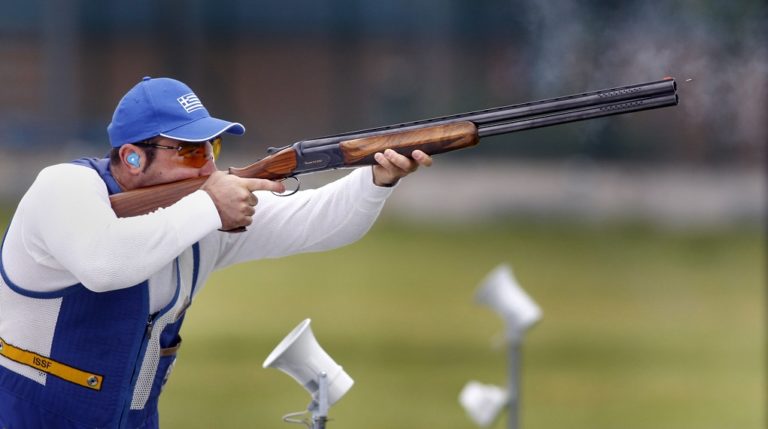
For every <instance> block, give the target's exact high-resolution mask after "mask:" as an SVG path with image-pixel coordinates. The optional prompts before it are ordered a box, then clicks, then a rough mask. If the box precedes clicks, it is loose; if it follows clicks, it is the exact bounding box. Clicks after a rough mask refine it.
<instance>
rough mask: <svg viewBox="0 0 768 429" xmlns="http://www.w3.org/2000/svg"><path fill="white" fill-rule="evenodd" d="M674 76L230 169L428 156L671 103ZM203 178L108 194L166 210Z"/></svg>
mask: <svg viewBox="0 0 768 429" xmlns="http://www.w3.org/2000/svg"><path fill="white" fill-rule="evenodd" d="M677 103H678V96H677V84H676V82H675V80H674V79H673V78H670V77H667V78H664V79H662V80H660V81H655V82H648V83H641V84H635V85H629V86H623V87H617V88H611V89H604V90H600V91H593V92H586V93H583V94H575V95H568V96H564V97H557V98H552V99H546V100H540V101H533V102H528V103H523V104H515V105H510V106H504V107H495V108H491V109H485V110H478V111H474V112H469V113H462V114H456V115H450V116H443V117H438V118H432V119H424V120H420V121H413V122H405V123H401V124H395V125H387V126H384V127H379V128H371V129H367V130H361V131H353V132H348V133H343V134H337V135H333V136H327V137H320V138H316V139H310V140H302V141H299V142H296V143H293V144H292V145H289V146H284V147H280V148H269V149H268V151H267V156H266V157H264V158H262V159H260V160H258V161H256V162H255V163H253V164H251V165H248V166H246V167H243V168H234V167H230V168H229V173H230V174H234V175H236V176H239V177H247V178H261V179H270V180H281V179H287V178H295V177H297V176H299V175H302V174H307V173H314V172H318V171H325V170H333V169H338V168H351V167H359V166H365V165H373V164H375V161H374V159H373V155H374V154H375V153H376V152H382V151H384V150H385V149H393V150H395V151H396V152H398V153H401V154H404V155H406V156H410V154H411V153H412V152H413V151H414V150H416V149H420V150H422V151H424V152H426V153H427V154H429V155H435V154H440V153H444V152H450V151H454V150H458V149H464V148H467V147H471V146H474V145H476V144H477V143H478V142H479V140H480V139H481V138H483V137H489V136H494V135H499V134H507V133H512V132H515V131H522V130H529V129H533V128H541V127H549V126H552V125H558V124H564V123H568V122H575V121H582V120H586V119H593V118H598V117H602V116H611V115H619V114H623V113H630V112H638V111H641V110H649V109H657V108H662V107H668V106H674V105H677ZM206 180H207V176H204V177H196V178H192V179H186V180H181V181H178V182H172V183H165V184H162V185H154V186H148V187H145V188H140V189H135V190H131V191H126V192H122V193H119V194H114V195H112V196H111V197H110V203H111V205H112V209H113V210H114V211H115V214H117V216H118V217H130V216H138V215H142V214H146V213H150V212H152V211H154V210H156V209H158V208H162V207H168V206H170V205H172V204H174V203H176V202H177V201H179V200H180V199H182V198H183V197H184V196H186V195H189V194H191V193H192V192H194V191H196V190H197V189H199V188H200V187H201V186H202V185H203V183H205V181H206Z"/></svg>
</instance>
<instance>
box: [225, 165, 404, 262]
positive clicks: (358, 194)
mask: <svg viewBox="0 0 768 429" xmlns="http://www.w3.org/2000/svg"><path fill="white" fill-rule="evenodd" d="M393 189H394V188H392V187H389V188H385V187H379V186H376V185H374V183H373V175H372V170H371V168H358V169H356V170H354V171H353V172H352V173H350V174H348V175H347V176H345V177H343V178H341V179H339V180H337V181H335V182H332V183H329V184H327V185H325V186H323V187H320V188H318V189H311V190H306V191H300V192H298V193H296V194H295V195H291V196H286V197H279V196H276V195H273V194H271V193H269V192H256V195H257V196H258V198H259V203H258V204H257V205H256V214H255V215H254V216H253V223H252V224H251V225H250V226H249V227H248V230H247V231H246V232H244V233H239V234H238V233H236V234H229V233H221V236H220V238H221V240H223V242H222V246H221V253H220V257H219V260H218V262H217V268H220V267H223V266H227V265H231V264H234V263H238V262H243V261H247V260H252V259H262V258H277V257H281V256H287V255H291V254H296V253H303V252H314V251H322V250H329V249H333V248H337V247H340V246H344V245H347V244H349V243H352V242H354V241H356V240H358V239H359V238H361V237H362V236H363V235H365V233H366V232H368V230H369V229H370V228H371V226H372V225H373V223H374V221H375V220H376V218H377V217H378V215H379V213H380V212H381V209H382V208H383V206H384V202H385V201H386V199H387V197H388V196H389V195H390V194H391V193H392V190H393Z"/></svg>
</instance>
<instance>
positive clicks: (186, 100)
mask: <svg viewBox="0 0 768 429" xmlns="http://www.w3.org/2000/svg"><path fill="white" fill-rule="evenodd" d="M176 101H178V102H179V104H181V107H183V108H184V110H186V111H187V113H192V112H194V111H195V110H198V109H202V108H203V103H201V102H200V99H199V98H197V96H196V95H195V93H194V92H190V93H189V94H187V95H182V96H181V97H179V98H177V99H176Z"/></svg>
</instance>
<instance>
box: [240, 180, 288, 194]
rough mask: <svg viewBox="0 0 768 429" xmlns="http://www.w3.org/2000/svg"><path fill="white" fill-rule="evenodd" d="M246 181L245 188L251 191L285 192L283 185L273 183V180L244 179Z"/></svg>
mask: <svg viewBox="0 0 768 429" xmlns="http://www.w3.org/2000/svg"><path fill="white" fill-rule="evenodd" d="M244 180H246V181H247V182H246V188H247V189H248V190H249V191H251V192H253V191H272V192H277V193H281V192H285V185H283V184H282V183H281V182H275V181H274V180H267V179H244Z"/></svg>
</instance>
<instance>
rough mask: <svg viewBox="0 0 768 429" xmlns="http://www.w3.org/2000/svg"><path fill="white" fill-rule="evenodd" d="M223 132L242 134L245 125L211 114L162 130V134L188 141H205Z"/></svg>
mask: <svg viewBox="0 0 768 429" xmlns="http://www.w3.org/2000/svg"><path fill="white" fill-rule="evenodd" d="M222 133H229V134H235V135H238V136H241V135H243V134H245V127H244V126H243V125H242V124H240V123H237V122H228V121H224V120H221V119H217V118H212V117H210V116H209V117H205V118H200V119H198V120H196V121H194V122H190V123H188V124H186V125H182V126H180V127H178V128H174V129H172V130H168V131H166V132H162V133H160V135H161V136H163V137H168V138H171V139H175V140H182V141H187V142H204V141H206V140H210V139H212V138H214V137H216V136H218V135H219V134H222Z"/></svg>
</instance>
